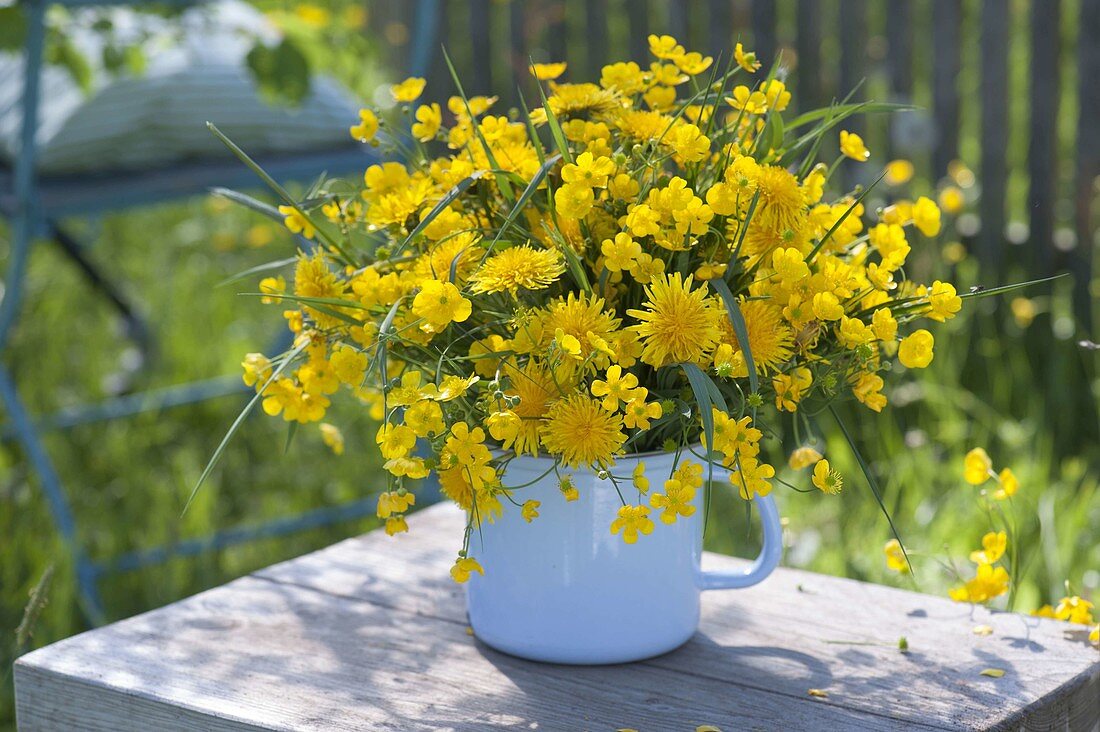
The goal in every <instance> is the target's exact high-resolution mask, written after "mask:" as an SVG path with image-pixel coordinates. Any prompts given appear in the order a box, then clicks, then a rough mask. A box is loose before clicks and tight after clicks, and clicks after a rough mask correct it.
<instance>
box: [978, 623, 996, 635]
mask: <svg viewBox="0 0 1100 732" xmlns="http://www.w3.org/2000/svg"><path fill="white" fill-rule="evenodd" d="M974 635H993V626H992V625H975V626H974Z"/></svg>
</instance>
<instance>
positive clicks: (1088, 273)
mask: <svg viewBox="0 0 1100 732" xmlns="http://www.w3.org/2000/svg"><path fill="white" fill-rule="evenodd" d="M1077 27H1078V41H1077V96H1078V104H1079V109H1078V115H1077V171H1076V173H1077V174H1076V184H1075V185H1076V194H1075V196H1074V204H1075V205H1074V210H1075V215H1074V219H1075V224H1076V230H1077V246H1076V247H1075V248H1074V249H1073V251H1072V252H1071V253H1070V266H1071V268H1072V270H1073V310H1074V314H1075V315H1076V317H1077V327H1078V332H1079V333H1081V332H1083V333H1085V334H1087V335H1092V336H1093V337H1092V339H1093V340H1096V338H1095V336H1094V335H1093V334H1092V298H1091V296H1090V292H1089V287H1090V284H1091V280H1092V265H1093V261H1092V248H1093V246H1094V238H1093V237H1094V236H1095V231H1096V227H1095V226H1094V221H1095V220H1096V217H1095V216H1094V213H1093V203H1094V201H1095V199H1096V197H1097V194H1096V181H1097V178H1098V177H1100V83H1098V81H1097V80H1100V42H1098V41H1097V39H1100V0H1081V10H1080V20H1079V22H1078V24H1077Z"/></svg>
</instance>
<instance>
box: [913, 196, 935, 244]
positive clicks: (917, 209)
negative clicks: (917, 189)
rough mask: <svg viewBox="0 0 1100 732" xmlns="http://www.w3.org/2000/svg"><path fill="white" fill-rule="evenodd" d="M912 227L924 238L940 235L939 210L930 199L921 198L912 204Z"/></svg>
mask: <svg viewBox="0 0 1100 732" xmlns="http://www.w3.org/2000/svg"><path fill="white" fill-rule="evenodd" d="M913 225H914V226H916V227H917V229H919V230H920V233H922V234H924V235H925V236H935V235H936V234H939V233H940V208H939V206H937V205H936V204H935V202H934V201H932V199H931V198H926V197H925V196H921V197H920V198H918V199H917V202H916V203H914V204H913Z"/></svg>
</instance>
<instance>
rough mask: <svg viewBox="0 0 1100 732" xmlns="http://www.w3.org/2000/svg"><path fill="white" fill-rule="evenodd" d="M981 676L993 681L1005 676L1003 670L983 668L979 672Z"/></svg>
mask: <svg viewBox="0 0 1100 732" xmlns="http://www.w3.org/2000/svg"><path fill="white" fill-rule="evenodd" d="M981 675H982V676H992V677H993V678H995V679H999V678H1001V677H1002V676H1004V675H1005V671H1004V669H1003V668H983V669H982V671H981Z"/></svg>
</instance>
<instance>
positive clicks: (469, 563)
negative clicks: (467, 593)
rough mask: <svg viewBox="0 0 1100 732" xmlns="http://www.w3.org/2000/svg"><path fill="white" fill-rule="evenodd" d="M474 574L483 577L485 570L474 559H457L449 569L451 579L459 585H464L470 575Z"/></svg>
mask: <svg viewBox="0 0 1100 732" xmlns="http://www.w3.org/2000/svg"><path fill="white" fill-rule="evenodd" d="M474 572H477V573H478V574H480V575H482V576H484V575H485V570H484V569H483V568H482V566H481V564H479V563H478V561H477V560H476V559H474V558H473V557H459V558H458V559H456V560H455V563H454V566H453V567H451V579H453V580H454V581H455V582H457V583H459V584H464V583H465V582H467V581H469V579H470V575H471V574H473V573H474Z"/></svg>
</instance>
